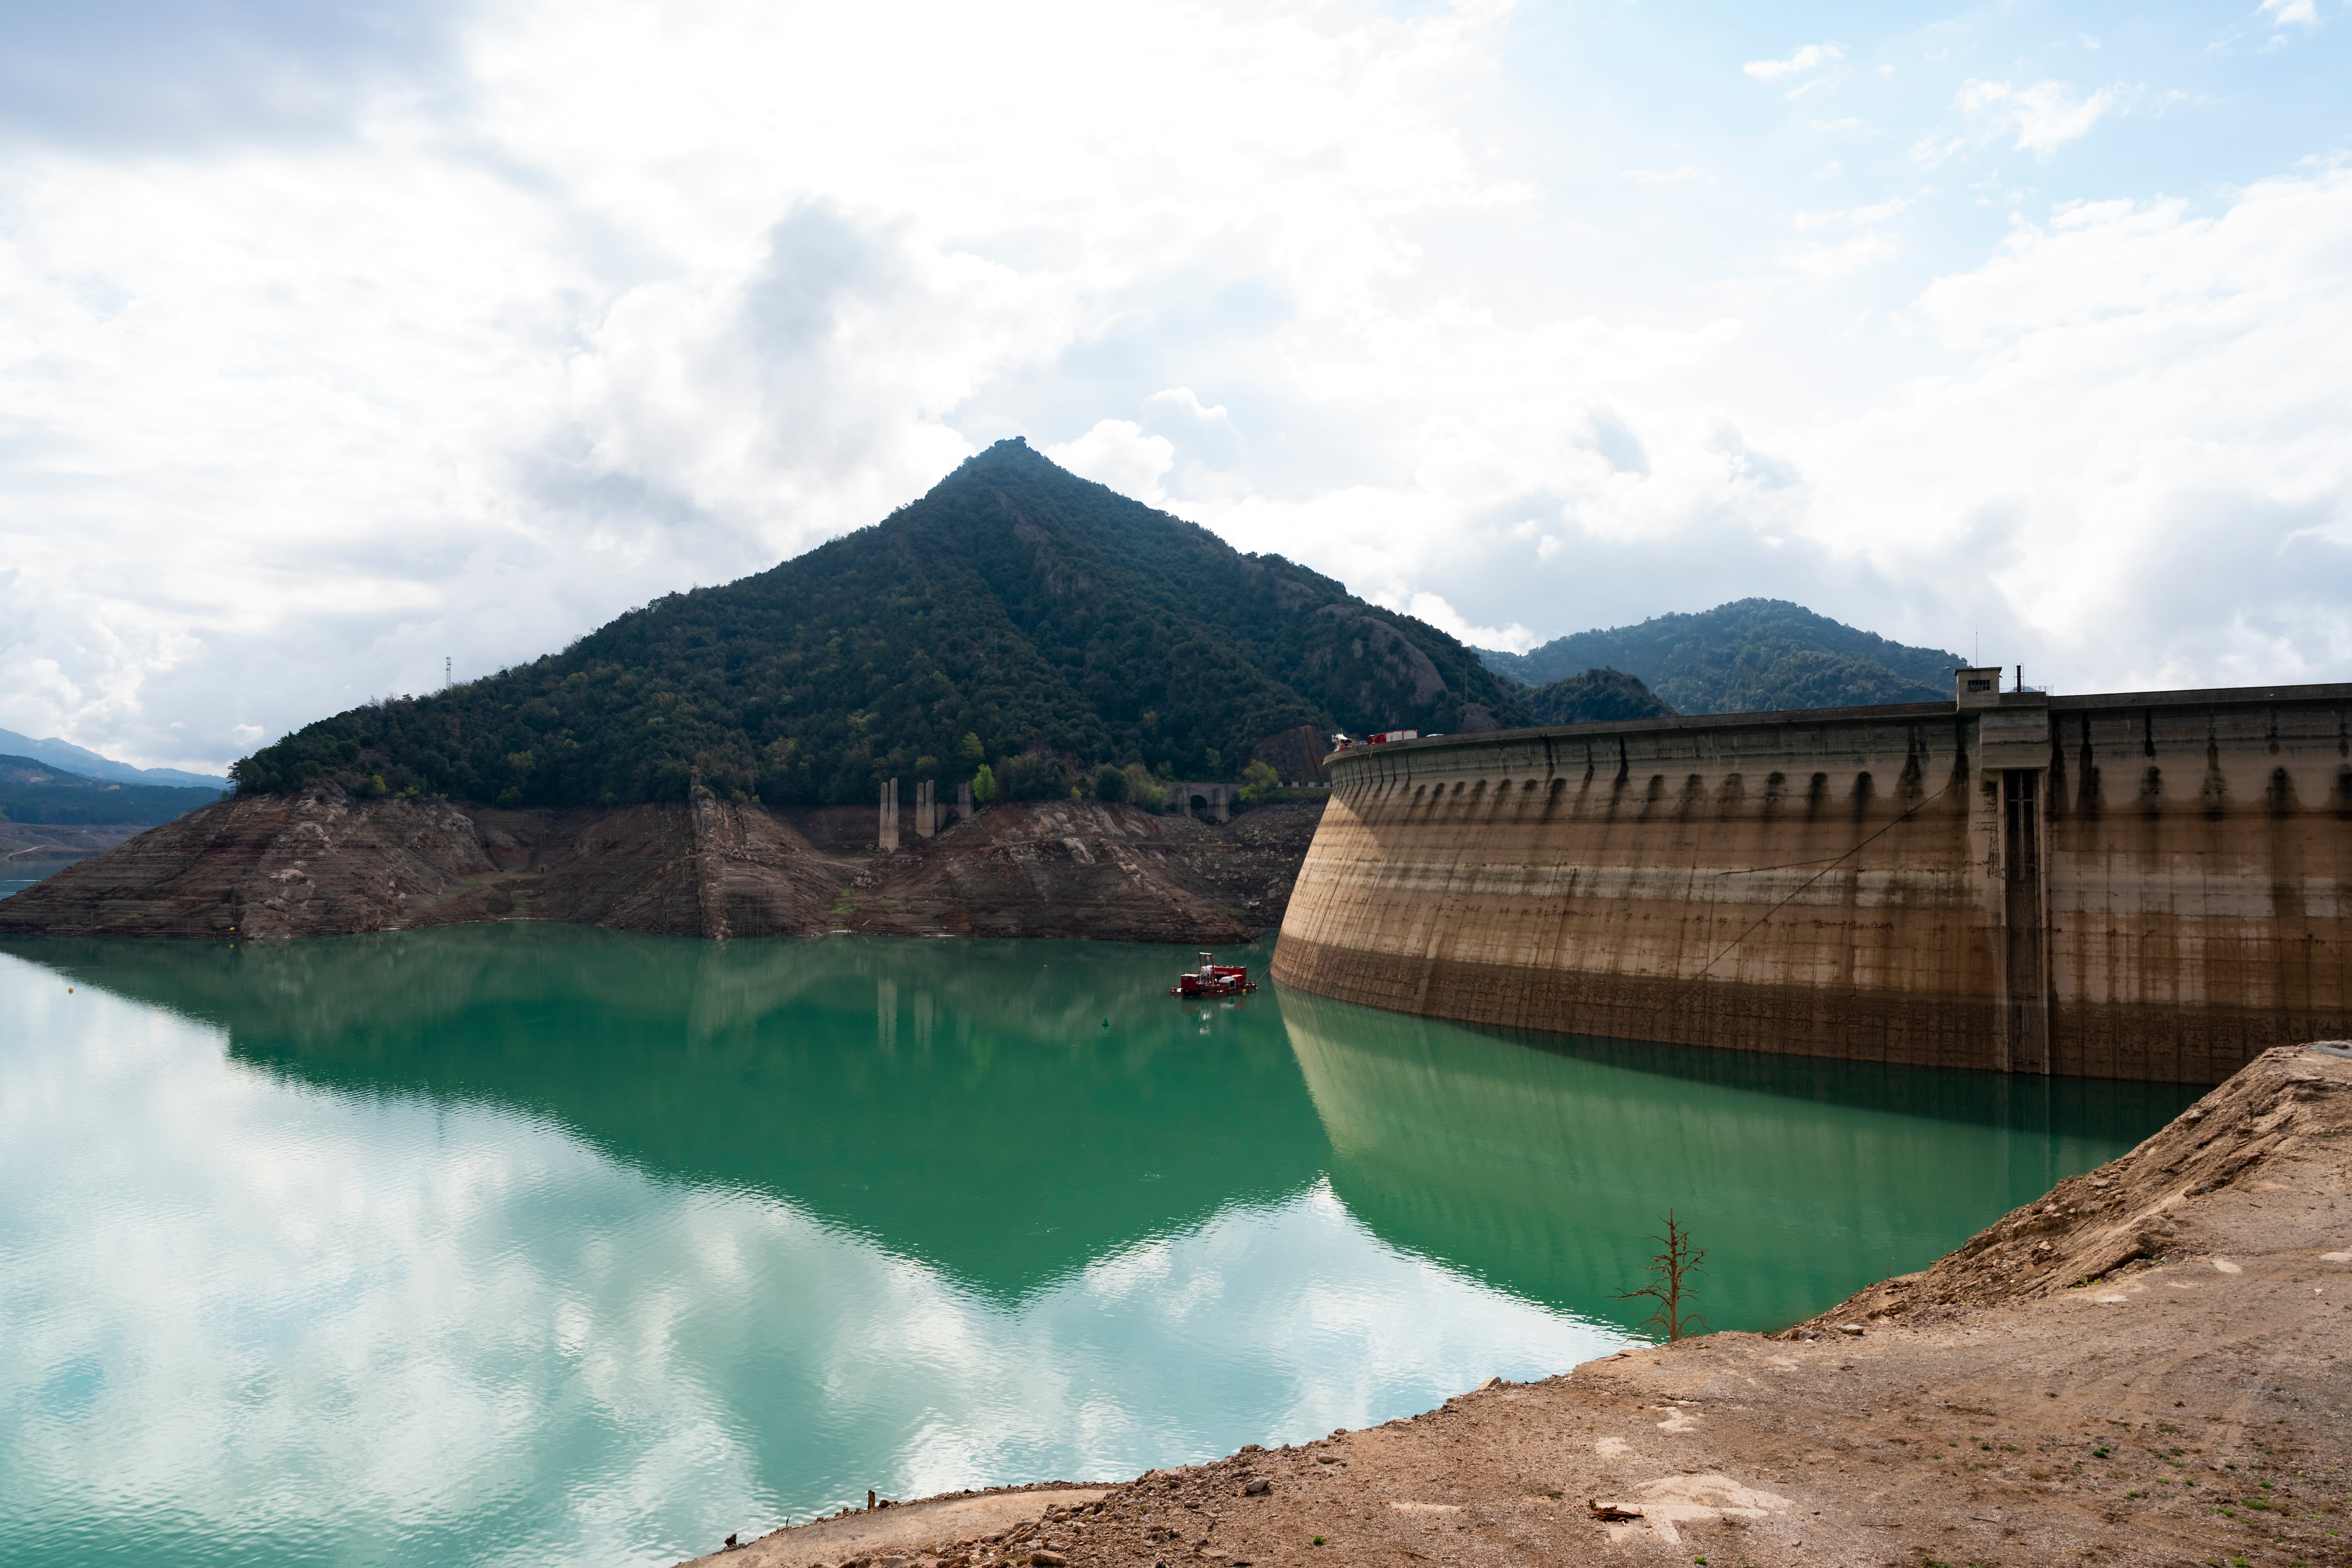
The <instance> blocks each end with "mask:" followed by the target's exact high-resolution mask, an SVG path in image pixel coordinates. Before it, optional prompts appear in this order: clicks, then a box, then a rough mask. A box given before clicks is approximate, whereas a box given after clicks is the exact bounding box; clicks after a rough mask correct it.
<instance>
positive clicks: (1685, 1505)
mask: <svg viewBox="0 0 2352 1568" xmlns="http://www.w3.org/2000/svg"><path fill="white" fill-rule="evenodd" d="M2347 1056H2352V1053H2346V1054H2342V1055H2339V1054H2336V1053H2334V1052H2331V1051H2328V1050H2325V1049H2312V1048H2305V1047H2286V1048H2283V1049H2279V1050H2273V1051H2271V1052H2269V1053H2267V1054H2265V1055H2264V1056H2263V1057H2261V1058H2257V1059H2256V1060H2255V1061H2254V1062H2252V1063H2251V1064H2249V1065H2248V1066H2247V1067H2246V1068H2244V1069H2243V1070H2242V1071H2241V1072H2240V1073H2238V1074H2237V1076H2235V1077H2234V1078H2232V1079H2230V1081H2229V1082H2227V1083H2225V1084H2223V1085H2222V1086H2221V1088H2219V1089H2215V1090H2214V1091H2213V1092H2212V1093H2211V1094H2209V1095H2207V1096H2206V1097H2205V1098H2204V1099H2203V1100H2200V1101H2199V1102H2198V1103H2197V1105H2195V1106H2194V1107H2192V1108H2190V1110H2188V1111H2186V1112H2184V1113H2183V1114H2182V1115H2181V1116H2180V1117H2179V1119H2178V1120H2177V1121H2174V1122H2173V1123H2171V1124H2170V1125H2169V1126H2168V1127H2166V1128H2165V1129H2164V1130H2163V1131H2160V1132H2158V1134H2157V1135H2156V1136H2155V1137H2153V1138H2150V1139H2149V1140H2148V1141H2147V1142H2145V1143H2143V1144H2142V1145H2140V1147H2138V1148H2137V1149H2136V1150H2134V1151H2132V1152H2130V1153H2129V1154H2126V1155H2125V1156H2123V1157H2122V1158H2120V1159H2118V1160H2116V1161H2114V1162H2111V1163H2109V1164H2107V1165H2105V1166H2104V1167H2102V1168H2101V1169H2099V1170H2097V1171H2094V1172H2091V1173H2088V1174H2086V1175H2084V1176H2081V1177H2077V1178H2074V1179H2073V1180H2071V1181H2068V1182H2064V1183H2062V1184H2060V1185H2059V1186H2058V1187H2057V1188H2056V1189H2054V1190H2053V1192H2052V1193H2051V1194H2049V1196H2048V1197H2047V1198H2045V1199H2044V1200H2042V1201H2041V1202H2039V1203H2035V1204H2032V1205H2027V1206H2026V1207H2025V1208H2022V1209H2020V1210H2018V1211H2017V1212H2016V1213H2014V1214H2012V1215H2009V1216H2007V1217H2006V1218H2004V1219H2003V1220H2001V1221H2000V1223H1999V1224H1997V1225H1995V1226H1992V1227H1991V1228H1990V1229H1989V1230H1987V1231H1986V1232H1985V1233H1984V1234H1983V1235H1982V1236H1979V1237H1977V1238H1976V1239H1975V1240H1973V1241H1971V1242H1970V1243H1969V1245H1968V1246H1967V1247H1963V1248H1961V1249H1960V1250H1959V1251H1958V1252H1957V1253H1954V1254H1953V1255H1952V1256H1951V1257H1949V1258H1946V1259H1945V1260H1944V1261H1943V1262H1941V1263H1939V1264H1937V1266H1936V1267H1935V1268H1930V1269H1928V1270H1927V1271H1926V1272H1925V1273H1923V1274H1920V1275H1915V1276H1910V1277H1907V1278H1906V1279H1900V1280H1892V1281H1888V1282H1886V1283H1885V1284H1883V1285H1880V1286H1875V1287H1873V1288H1872V1289H1870V1290H1866V1291H1864V1292H1863V1293H1862V1294H1861V1295H1858V1296H1856V1297H1855V1298H1853V1300H1850V1301H1848V1302H1847V1303H1845V1304H1844V1305H1843V1306H1842V1307H1841V1308H1839V1309H1838V1310H1836V1311H1834V1312H1832V1313H1829V1314H1825V1315H1824V1316H1823V1317H1822V1318H1821V1319H1817V1320H1814V1321H1811V1322H1809V1323H1805V1324H1801V1325H1799V1326H1798V1327H1797V1328H1795V1329H1792V1330H1790V1331H1787V1332H1786V1333H1785V1334H1781V1335H1776V1336H1772V1337H1769V1338H1768V1337H1759V1336H1757V1335H1753V1334H1712V1335H1707V1336H1705V1337H1703V1338H1696V1339H1691V1340H1685V1341H1684V1342H1681V1343H1680V1344H1677V1345H1674V1346H1670V1347H1654V1348H1642V1349H1637V1350H1632V1351H1627V1352H1621V1353H1620V1354H1618V1355H1616V1356H1613V1357H1611V1358H1609V1359H1607V1360H1603V1361H1599V1362H1592V1363H1587V1364H1585V1365H1583V1366H1580V1367H1578V1368H1576V1369H1575V1370H1574V1371H1573V1372H1570V1373H1563V1374H1561V1375H1559V1376H1558V1377H1554V1378H1551V1379H1549V1380H1548V1381H1546V1382H1543V1383H1538V1384H1517V1385H1513V1384H1502V1383H1500V1382H1494V1383H1490V1384H1488V1385H1487V1386H1486V1387H1485V1388H1482V1389H1480V1390H1478V1391H1477V1392H1475V1393H1473V1394H1464V1395H1462V1396H1460V1397H1458V1398H1455V1399H1452V1400H1448V1401H1447V1402H1446V1404H1445V1405H1444V1407H1443V1408H1441V1409H1438V1410H1433V1411H1430V1412H1427V1413H1425V1414H1423V1415H1417V1416H1414V1417H1412V1419H1410V1420H1404V1421H1392V1422H1390V1423H1389V1424H1388V1425H1386V1426H1380V1427H1375V1428H1371V1429H1370V1430H1367V1431H1362V1432H1354V1433H1344V1432H1335V1433H1333V1434H1331V1435H1330V1436H1328V1437H1326V1438H1321V1439H1318V1440H1316V1441H1314V1442H1310V1443H1307V1444H1305V1445H1303V1446H1300V1447H1283V1448H1276V1449H1271V1450H1268V1449H1261V1448H1255V1447H1248V1448H1244V1449H1243V1450H1242V1451H1241V1452H1240V1453H1238V1454H1236V1455H1234V1456H1233V1457H1232V1458H1227V1459H1223V1460H1220V1461H1218V1462H1216V1463H1214V1464H1210V1465H1202V1466H1196V1467H1191V1468H1183V1469H1177V1470H1167V1471H1157V1472H1153V1473H1151V1474H1149V1475H1146V1476H1143V1477H1141V1478H1140V1479H1136V1480H1132V1481H1129V1482H1127V1483H1125V1484H1123V1485H1119V1486H1116V1487H1113V1488H1111V1489H1108V1490H1107V1491H1105V1492H1104V1493H1103V1494H1102V1495H1101V1496H1100V1497H1098V1498H1095V1499H1092V1500H1085V1501H1077V1502H1074V1505H1073V1506H1069V1507H1062V1506H1058V1505H1048V1506H1045V1507H1042V1508H1040V1507H1037V1506H1035V1505H1032V1506H1031V1507H1030V1509H1029V1510H1028V1511H1027V1512H1026V1513H1025V1515H1024V1517H1023V1518H1021V1519H1019V1520H1016V1521H1012V1522H1010V1523H1008V1524H1004V1525H1000V1526H997V1527H995V1528H992V1529H987V1530H980V1529H959V1528H956V1523H957V1521H955V1520H953V1519H947V1518H943V1519H942V1520H941V1521H940V1528H938V1529H936V1530H934V1531H929V1533H928V1535H927V1534H926V1532H925V1531H922V1530H905V1529H897V1530H894V1532H893V1533H892V1534H891V1535H890V1536H889V1537H888V1538H887V1539H885V1538H883V1537H879V1536H877V1537H876V1538H874V1539H873V1540H871V1541H868V1540H866V1538H864V1537H862V1536H860V1535H858V1534H857V1532H856V1528H855V1525H856V1521H858V1520H868V1521H883V1520H888V1519H889V1518H890V1516H891V1514H892V1513H893V1512H895V1511H896V1510H879V1511H878V1512H876V1513H872V1514H863V1513H861V1514H856V1515H852V1516H850V1517H849V1519H847V1520H845V1521H835V1522H834V1523H832V1524H830V1525H828V1526H826V1527H824V1530H825V1533H823V1534H820V1533H818V1532H817V1531H808V1530H787V1531H778V1532H776V1533H773V1534H771V1535H769V1536H767V1537H765V1538H763V1539H761V1540H759V1541H756V1542H750V1543H748V1544H747V1545H746V1546H745V1547H744V1548H743V1549H741V1550H740V1551H737V1552H724V1553H720V1554H719V1555H718V1556H717V1557H715V1558H713V1559H709V1560H706V1561H717V1562H724V1563H740V1564H742V1565H743V1568H751V1565H753V1564H761V1565H779V1564H794V1565H798V1564H807V1563H835V1564H840V1563H870V1564H885V1563H895V1564H908V1565H919V1568H931V1565H933V1564H939V1565H942V1568H959V1565H973V1568H978V1565H982V1564H998V1563H1045V1564H1053V1563H1085V1564H1095V1563H1105V1564H1108V1563H1121V1564H1128V1563H1132V1564H1147V1563H1150V1564H1166V1565H1169V1568H1174V1565H1175V1564H1179V1563H1187V1564H1190V1563H1219V1564H1224V1565H1226V1568H1240V1565H1242V1564H1262V1565H1271V1564H1276V1563H1285V1564H1292V1563H1295V1564H1329V1563H1398V1564H1408V1563H1420V1564H1427V1563H1511V1564H1516V1563H1529V1564H1534V1563H1547V1564H1549V1563H1695V1562H1696V1563H1723V1564H1730V1563H1745V1564H1756V1565H1761V1564H1767V1563H1773V1564H1790V1565H1797V1564H1804V1565H1808V1568H1811V1565H1824V1564H1856V1565H1859V1564H1865V1563H1869V1564H1876V1563H1887V1564H1896V1563H1900V1564H1910V1565H1926V1568H1933V1565H1937V1564H1944V1565H1950V1568H1958V1565H1959V1564H1963V1563H1973V1564H1988V1565H1990V1564H2014V1565H2025V1564H2052V1563H2147V1564H2159V1563H2160V1564H2181V1563H2248V1564H2253V1563H2281V1564H2284V1563H2321V1562H2335V1561H2344V1560H2346V1559H2347V1558H2352V1547H2347V1538H2346V1535H2345V1533H2344V1532H2345V1531H2346V1529H2347V1525H2346V1519H2347V1515H2346V1514H2345V1513H2344V1511H2343V1510H2344V1509H2345V1507H2346V1506H2347V1502H2352V1475H2348V1474H2347V1470H2352V1460H2347V1457H2346V1456H2347V1440H2348V1439H2352V1372H2347V1363H2352V1059H2347ZM910 1517H911V1516H910Z"/></svg>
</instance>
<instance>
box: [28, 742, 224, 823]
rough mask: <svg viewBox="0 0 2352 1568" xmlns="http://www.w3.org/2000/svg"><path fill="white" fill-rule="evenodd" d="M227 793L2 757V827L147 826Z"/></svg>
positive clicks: (31, 759)
mask: <svg viewBox="0 0 2352 1568" xmlns="http://www.w3.org/2000/svg"><path fill="white" fill-rule="evenodd" d="M222 793H223V792H222V791H221V790H220V789H218V788H217V787H215V788H212V789H183V788H178V787H175V786H173V785H168V784H110V783H108V782H105V781H103V780H100V779H86V778H83V777H82V776H80V775H79V773H67V772H66V771H65V770H64V769H62V768H58V767H54V766H52V765H50V764H49V763H45V762H43V761H41V760H40V759H39V758H37V757H12V756H5V755H0V822H37V823H42V824H45V825H48V826H93V825H103V826H113V827H127V826H136V827H148V826H153V825H155V824H156V823H159V822H169V821H171V820H172V819H173V817H175V816H183V815H184V814H185V813H188V812H191V811H194V810H195V809H196V807H198V806H200V805H212V803H213V802H215V801H216V800H218V799H220V797H221V795H222Z"/></svg>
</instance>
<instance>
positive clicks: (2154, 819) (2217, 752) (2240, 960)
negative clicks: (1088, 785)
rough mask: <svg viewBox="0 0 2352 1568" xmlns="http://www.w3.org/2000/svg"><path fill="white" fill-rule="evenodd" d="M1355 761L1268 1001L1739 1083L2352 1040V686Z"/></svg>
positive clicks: (1566, 732) (1656, 724) (2071, 1067)
mask: <svg viewBox="0 0 2352 1568" xmlns="http://www.w3.org/2000/svg"><path fill="white" fill-rule="evenodd" d="M1956 685H1957V688H1958V689H1957V690H1956V695H1955V700H1953V701H1951V702H1948V703H1942V702H1934V703H1913V704H1906V705H1903V706H1898V707H1881V708H1848V709H1829V710H1806V711H1799V712H1782V713H1741V714H1717V715H1700V716H1693V717H1685V718H1675V719H1650V720H1640V721H1629V722H1621V723H1610V724H1579V725H1568V726H1561V727H1557V728H1547V729H1538V730H1516V731H1498V732H1489V733H1486V734H1477V735H1465V736H1454V737H1444V738H1438V739H1432V740H1424V741H1413V742H1402V743H1400V744H1391V745H1383V746H1379V747H1373V748H1370V749H1359V750H1353V751H1348V752H1340V753H1339V754H1338V755H1335V756H1333V757H1331V758H1330V759H1328V762H1327V763H1326V766H1327V767H1328V769H1329V771H1330V773H1331V776H1332V795H1331V803H1330V805H1329V806H1328V809H1327V810H1326V812H1325V814H1324V816H1323V820H1322V823H1321V825H1320V826H1319V827H1318V831H1317V833H1316V837H1315V841H1314V845H1313V847H1312V848H1310V849H1309V851H1308V852H1307V861H1306V864H1305V866H1304V867H1303V868H1301V870H1300V872H1299V877H1298V882H1297V888H1296V889H1295V891H1294V893H1293V895H1292V899H1291V902H1290V907H1289V909H1288V910H1287V912H1286V916H1285V919H1284V921H1283V924H1282V935H1281V941H1280V943H1279V945H1278V946H1277V948H1276V952H1275V958H1274V964H1273V970H1274V977H1275V979H1276V980H1277V981H1278V982H1281V983H1282V984H1287V985H1291V986H1296V987H1297V988H1300V989H1302V990H1307V991H1311V992H1316V993H1318V994H1324V995H1328V996H1335V997H1339V998H1341V999H1343V1000H1347V1001H1351V1002H1359V1003H1364V1004H1368V1005H1372V1006H1377V1007H1387V1008H1393V1009H1397V1010H1401V1011H1404V1012H1411V1013H1422V1014H1427V1015H1431V1016H1440V1017H1449V1018H1458V1019H1463V1020H1466V1021H1471V1022H1477V1023H1486V1024H1496V1025H1503V1026H1511V1027H1519V1028H1535V1029H1548V1030H1554V1031H1559V1032H1564V1033H1571V1034H1581V1035H1595V1036H1604V1037H1616V1038H1622V1039H1634V1040H1654V1041H1663V1042H1668V1043H1675V1044H1685V1045H1704V1046H1715V1047H1726V1048H1730V1049H1738V1050H1760V1051H1780V1052H1789V1053H1796V1054H1802V1055H1811V1056H1826V1057H1840V1058H1852V1059H1857V1060H1870V1061H1884V1062H1900V1063H1910V1064H1916V1065H1922V1066H1935V1067H1964V1068H1989V1069H1994V1070H1999V1071H2007V1072H2019V1073H2046V1074H2060V1075H2066V1076H2075V1077H2089V1078H2126V1079H2158V1080H2165V1081H2173V1082H2183V1083H2219V1082H2220V1081H2221V1080H2222V1079H2225V1078H2227V1077H2229V1076H2230V1074H2231V1073H2232V1072H2234V1071H2235V1070H2237V1068H2239V1067H2241V1066H2242V1065H2243V1064H2244V1063H2246V1062H2247V1061H2249V1060H2251V1059H2252V1058H2253V1057H2255V1056H2256V1055H2258V1054H2260V1053H2261V1052H2262V1051H2263V1050H2265V1049H2268V1048H2269V1047H2273V1046H2276V1045H2282V1044H2288V1043H2292V1042H2294V1041H2297V1040H2305V1039H2312V1038H2315V1037H2331V1036H2340V1035H2344V1034H2347V1033H2352V900H2348V899H2347V888H2352V731H2347V715H2352V686H2298V687H2279V688H2270V689H2226V690H2207V691H2158V692H2138V693H2127V694H2120V695H2111V696H2095V697H2050V696H2046V695H2044V694H2042V693H2038V692H2002V691H2000V690H1999V689H1998V672H1996V671H1992V670H1962V671H1959V672H1958V676H1957V678H1956Z"/></svg>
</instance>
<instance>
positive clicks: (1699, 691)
mask: <svg viewBox="0 0 2352 1568" xmlns="http://www.w3.org/2000/svg"><path fill="white" fill-rule="evenodd" d="M1478 657H1479V658H1482V659H1485V660H1486V664H1487V666H1488V668H1493V669H1497V670H1500V671H1502V672H1503V673H1504V674H1506V675H1508V676H1511V677H1512V678H1514V679H1517V680H1521V681H1525V682H1527V683H1528V685H1530V686H1535V687H1541V686H1542V685H1543V684H1544V683H1545V682H1548V681H1553V680H1559V679H1562V678H1563V677H1565V676H1567V675H1569V674H1570V673H1571V672H1574V671H1578V670H1585V669H1591V668H1594V667H1596V666H1608V667H1613V668H1617V669H1621V670H1629V671H1631V672H1632V673H1633V674H1635V675H1637V676H1639V677H1641V678H1642V679H1643V681H1645V682H1646V683H1648V685H1649V688H1650V689H1651V690H1652V691H1654V692H1655V693H1656V694H1657V695H1658V696H1659V697H1661V698H1664V700H1666V701H1668V702H1670V703H1672V704H1673V705H1674V706H1675V709H1676V710H1679V711H1681V712H1685V713H1755V712H1764V711H1769V710H1773V709H1778V708H1847V707H1859V706H1864V705H1868V704H1872V703H1881V702H1936V701H1949V700H1951V696H1952V671H1953V670H1955V669H1957V668H1960V667H1961V666H1962V665H1965V664H1966V663H1967V662H1968V661H1967V660H1966V659H1964V658H1960V657H1959V656H1958V654H1952V653H1946V652H1944V651H1943V650H1942V649H1940V648H1926V647H1906V646H1905V645H1904V644H1902V643H1898V642H1890V641H1888V640H1887V639H1886V638H1885V637H1877V636H1874V635H1873V634H1872V633H1869V632H1865V631H1862V630H1859V629H1857V628H1855V627H1853V626H1846V625H1844V624H1843V623H1842V622H1838V621H1833V620H1831V619H1830V618H1829V617H1828V616H1817V615H1815V614H1814V613H1813V612H1812V611H1811V610H1808V609H1806V608H1805V607H1804V606H1803V605H1792V604H1790V603H1788V602H1787V601H1786V600H1783V599H1741V600H1738V602H1736V603H1733V604H1728V605H1717V607H1716V608H1714V609H1712V610H1705V611H1702V612H1700V613H1699V614H1697V615H1688V616H1684V615H1676V616H1654V617H1653V618H1652V619H1650V620H1646V621H1643V623H1642V624H1641V625H1640V626H1618V627H1615V628H1614V629H1612V630H1609V631H1591V632H1579V633H1577V634H1576V635H1575V636H1573V637H1560V638H1559V639H1557V640H1556V641H1553V642H1548V643H1546V644H1544V645H1543V647H1538V648H1534V649H1531V650H1530V651H1528V652H1527V653H1501V652H1496V651H1495V650H1492V649H1485V648H1482V649H1480V650H1479V654H1478Z"/></svg>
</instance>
